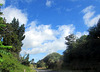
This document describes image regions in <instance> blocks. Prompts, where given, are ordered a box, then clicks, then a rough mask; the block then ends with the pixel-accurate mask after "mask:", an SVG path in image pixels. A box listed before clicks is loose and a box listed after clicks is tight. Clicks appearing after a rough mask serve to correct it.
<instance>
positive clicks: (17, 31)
mask: <svg viewBox="0 0 100 72" xmlns="http://www.w3.org/2000/svg"><path fill="white" fill-rule="evenodd" d="M6 25H7V27H6V28H5V31H4V36H3V41H4V43H3V44H4V45H12V46H13V48H12V49H11V52H12V54H13V55H14V56H16V57H17V58H19V53H20V51H21V47H22V45H23V43H22V40H23V39H24V38H25V35H24V32H25V27H24V24H23V25H21V26H19V21H18V19H17V20H16V18H14V19H13V20H12V22H11V23H10V24H6Z"/></svg>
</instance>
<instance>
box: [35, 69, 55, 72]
mask: <svg viewBox="0 0 100 72" xmlns="http://www.w3.org/2000/svg"><path fill="white" fill-rule="evenodd" d="M36 71H37V72H56V71H51V70H40V69H36Z"/></svg>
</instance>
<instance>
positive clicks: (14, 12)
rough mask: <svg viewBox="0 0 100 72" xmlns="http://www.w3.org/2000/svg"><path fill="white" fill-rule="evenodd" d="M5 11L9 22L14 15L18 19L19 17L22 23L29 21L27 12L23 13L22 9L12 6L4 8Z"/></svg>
mask: <svg viewBox="0 0 100 72" xmlns="http://www.w3.org/2000/svg"><path fill="white" fill-rule="evenodd" d="M3 13H4V15H3V17H5V18H6V19H7V22H8V23H10V22H11V21H12V20H13V18H14V17H15V18H16V19H19V23H20V25H21V24H26V23H27V21H28V19H27V14H26V13H23V12H22V10H20V9H17V8H14V7H12V6H9V7H6V8H4V9H3Z"/></svg>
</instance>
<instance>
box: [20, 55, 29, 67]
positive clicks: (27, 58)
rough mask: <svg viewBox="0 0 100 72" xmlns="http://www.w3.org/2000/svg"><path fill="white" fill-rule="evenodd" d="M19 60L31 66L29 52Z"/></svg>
mask: <svg viewBox="0 0 100 72" xmlns="http://www.w3.org/2000/svg"><path fill="white" fill-rule="evenodd" d="M19 61H20V62H21V64H23V65H26V66H29V64H30V61H29V54H25V55H24V56H23V57H20V59H19Z"/></svg>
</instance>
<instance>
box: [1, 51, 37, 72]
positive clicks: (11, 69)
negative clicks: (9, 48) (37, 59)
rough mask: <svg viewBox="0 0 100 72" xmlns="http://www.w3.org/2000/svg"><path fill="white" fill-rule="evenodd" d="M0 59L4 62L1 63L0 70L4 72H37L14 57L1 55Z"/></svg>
mask: <svg viewBox="0 0 100 72" xmlns="http://www.w3.org/2000/svg"><path fill="white" fill-rule="evenodd" d="M0 55H1V56H2V57H0V58H1V59H2V60H3V61H2V62H0V70H2V72H24V71H25V72H36V71H35V70H33V69H31V68H30V67H28V66H24V65H22V64H20V62H19V61H18V60H17V59H16V58H15V57H13V56H12V55H6V54H3V53H0Z"/></svg>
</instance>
